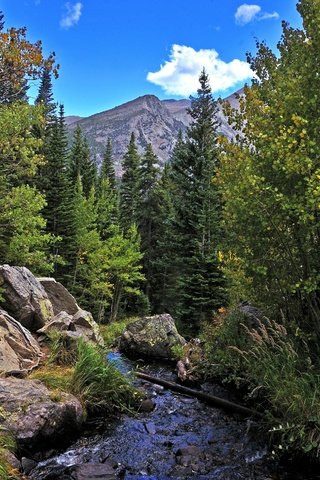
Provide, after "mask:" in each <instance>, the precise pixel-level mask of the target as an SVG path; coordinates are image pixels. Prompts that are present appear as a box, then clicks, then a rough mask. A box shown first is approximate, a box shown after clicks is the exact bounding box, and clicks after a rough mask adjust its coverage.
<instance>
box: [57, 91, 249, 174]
mask: <svg viewBox="0 0 320 480" xmlns="http://www.w3.org/2000/svg"><path fill="white" fill-rule="evenodd" d="M239 93H240V94H241V91H239V92H237V93H236V94H233V95H231V96H230V97H228V98H227V99H226V100H228V101H229V102H230V103H231V104H232V105H235V106H236V104H237V99H236V95H237V94H239ZM190 104H191V102H190V100H159V99H158V98H157V97H156V96H154V95H144V96H142V97H138V98H136V99H135V100H132V101H130V102H127V103H124V104H123V105H120V106H118V107H115V108H112V109H111V110H106V111H104V112H101V113H97V114H95V115H91V116H90V117H85V118H81V117H76V116H72V117H66V125H67V128H68V130H69V133H70V136H71V135H72V133H73V131H74V129H75V128H76V125H80V127H81V129H82V131H83V133H84V134H85V136H86V137H87V139H88V141H89V144H90V147H91V150H92V153H93V154H94V155H95V156H96V159H97V163H98V164H100V162H101V159H102V155H103V152H104V149H105V146H106V143H107V140H108V138H109V137H110V138H111V140H112V145H113V156H114V161H115V168H116V172H117V174H121V161H122V158H123V156H124V154H125V152H126V150H127V146H128V144H129V140H130V135H131V132H134V134H135V137H136V142H137V146H138V150H139V152H142V151H143V150H144V147H145V146H146V145H147V143H151V144H152V147H153V150H154V153H155V154H156V155H157V157H158V158H159V164H160V165H163V164H164V163H165V162H166V161H167V160H168V159H169V158H170V155H171V154H172V151H173V148H174V145H175V142H176V139H177V136H178V133H179V131H180V130H181V131H182V132H185V131H186V129H187V127H188V125H189V123H190V120H191V118H190V116H189V114H188V113H187V108H189V107H190ZM218 119H219V121H220V123H221V125H220V131H221V133H223V134H224V135H227V136H228V137H234V131H233V130H232V128H231V127H230V126H229V125H228V123H227V121H226V118H225V117H224V115H223V113H222V110H221V107H219V112H218Z"/></svg>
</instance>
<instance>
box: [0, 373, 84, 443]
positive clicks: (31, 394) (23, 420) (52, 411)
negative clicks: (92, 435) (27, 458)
mask: <svg viewBox="0 0 320 480" xmlns="http://www.w3.org/2000/svg"><path fill="white" fill-rule="evenodd" d="M0 406H1V411H2V416H1V418H0V427H1V428H5V429H8V430H9V431H10V432H11V433H12V434H13V435H14V437H15V439H16V440H17V442H18V444H19V446H21V447H22V448H24V447H25V448H28V449H32V448H37V447H38V448H39V447H40V448H41V447H42V446H43V443H44V442H45V443H46V447H47V446H48V445H49V444H51V445H54V444H56V443H57V442H58V441H59V440H61V439H62V438H66V436H67V435H68V434H69V435H70V436H71V435H73V434H74V433H76V432H77V431H78V430H79V428H80V426H81V424H82V422H83V419H84V415H83V410H82V406H81V403H80V401H79V400H78V399H76V398H75V397H74V396H73V395H70V394H67V393H60V394H59V397H55V398H53V397H52V395H51V394H50V391H49V390H48V389H47V388H46V387H45V386H44V385H43V384H42V383H41V382H40V381H39V380H27V379H25V380H20V379H17V378H0Z"/></svg>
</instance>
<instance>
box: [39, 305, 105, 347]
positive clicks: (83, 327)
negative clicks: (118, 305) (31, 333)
mask: <svg viewBox="0 0 320 480" xmlns="http://www.w3.org/2000/svg"><path fill="white" fill-rule="evenodd" d="M52 331H59V332H64V334H65V335H67V336H69V337H72V338H76V337H82V338H84V339H85V340H91V341H92V342H95V343H98V344H99V345H103V338H102V337H101V335H100V331H99V326H98V324H97V323H96V322H95V321H94V320H93V317H92V315H91V313H90V312H87V311H86V310H82V309H79V310H78V311H77V312H76V313H75V315H69V314H68V313H67V312H64V311H62V312H60V313H58V314H57V315H56V316H55V317H54V318H53V319H52V320H51V322H49V323H47V324H46V325H45V326H44V327H42V328H40V329H39V330H38V333H40V334H41V333H42V334H44V335H49V334H50V332H52Z"/></svg>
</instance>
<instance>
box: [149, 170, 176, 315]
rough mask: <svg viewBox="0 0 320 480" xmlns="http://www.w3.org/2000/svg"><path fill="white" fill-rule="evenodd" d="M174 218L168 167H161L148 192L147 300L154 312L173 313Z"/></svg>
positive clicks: (171, 185)
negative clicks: (150, 195)
mask: <svg viewBox="0 0 320 480" xmlns="http://www.w3.org/2000/svg"><path fill="white" fill-rule="evenodd" d="M173 216H174V206H173V183H172V180H171V165H170V164H169V163H167V164H165V166H164V169H163V171H162V174H161V177H160V179H159V181H158V182H157V183H156V185H155V186H154V189H153V193H152V219H153V221H152V256H150V264H151V265H150V267H151V272H152V273H151V274H150V275H148V276H147V282H149V283H150V293H149V300H150V305H151V310H152V311H153V312H154V313H163V312H168V311H169V312H170V311H173V303H174V298H175V293H176V292H175V291H174V284H173V282H174V279H175V277H176V275H174V272H175V270H174V264H173V262H172V260H173V258H172V252H173V251H174V249H173V238H172V230H171V225H172V221H173Z"/></svg>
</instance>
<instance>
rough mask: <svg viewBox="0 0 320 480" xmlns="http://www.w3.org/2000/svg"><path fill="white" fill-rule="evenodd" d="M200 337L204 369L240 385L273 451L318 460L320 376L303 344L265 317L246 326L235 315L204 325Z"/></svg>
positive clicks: (281, 326)
mask: <svg viewBox="0 0 320 480" xmlns="http://www.w3.org/2000/svg"><path fill="white" fill-rule="evenodd" d="M204 335H205V336H206V338H207V339H210V340H209V342H208V343H207V348H206V368H208V369H209V370H210V369H211V372H212V374H215V375H216V374H219V375H220V376H222V377H223V378H225V379H227V380H228V381H235V382H236V383H237V384H238V385H246V387H247V388H248V391H249V394H248V396H249V397H250V398H251V399H252V398H253V399H254V400H255V401H256V402H257V403H259V404H260V406H261V409H262V410H263V411H264V413H265V421H266V426H267V428H268V430H269V433H270V435H271V437H272V440H273V444H274V446H275V448H277V449H278V450H280V451H289V450H290V451H295V452H299V453H308V455H310V456H313V457H316V458H317V459H320V371H319V365H315V364H313V363H312V360H311V355H310V352H309V349H308V345H307V343H306V342H305V341H301V339H300V338H298V337H295V336H294V335H292V334H289V333H288V331H287V329H286V328H285V327H284V326H283V325H281V324H279V323H277V322H274V321H271V320H269V319H267V318H265V317H264V318H263V321H259V320H258V319H256V325H255V327H254V328H253V327H249V326H248V325H246V324H245V323H244V317H243V316H241V315H239V314H238V313H233V314H231V315H227V316H226V318H224V319H223V321H221V322H220V323H219V322H218V324H216V325H215V326H213V325H211V326H209V325H207V326H206V327H205V331H204Z"/></svg>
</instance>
